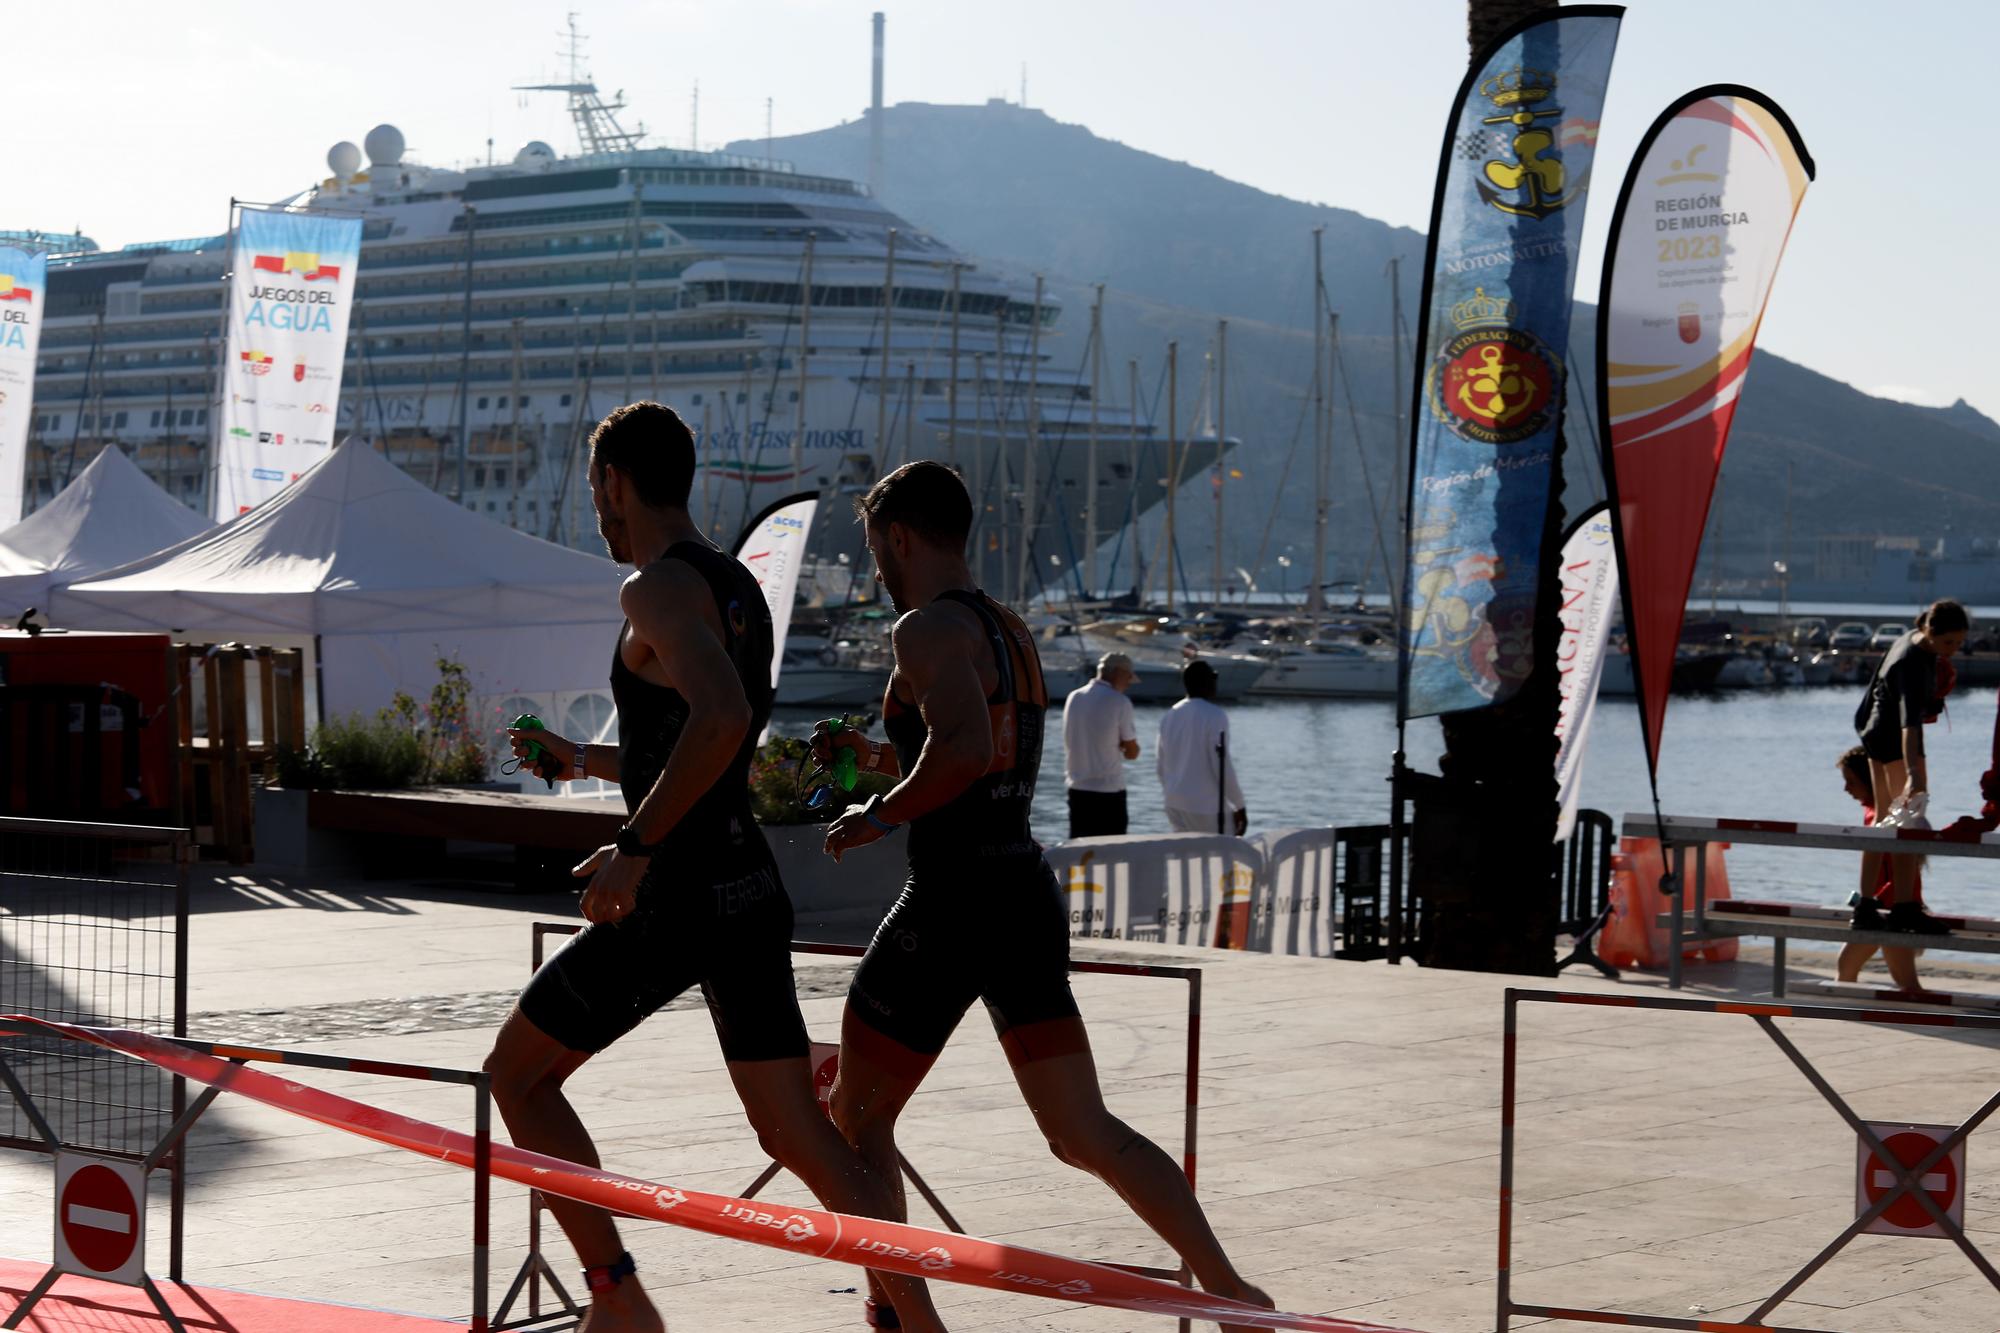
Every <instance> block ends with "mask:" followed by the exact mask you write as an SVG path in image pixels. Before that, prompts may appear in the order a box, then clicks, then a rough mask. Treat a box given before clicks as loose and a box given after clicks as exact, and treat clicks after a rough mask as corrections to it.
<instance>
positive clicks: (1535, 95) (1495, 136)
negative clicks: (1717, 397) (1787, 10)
mask: <svg viewBox="0 0 2000 1333" xmlns="http://www.w3.org/2000/svg"><path fill="white" fill-rule="evenodd" d="M1623 14H1624V10H1623V9H1622V8H1621V7H1619V6H1614V5H1574V6H1566V7H1564V8H1560V9H1549V10H1545V11H1542V12H1541V14H1540V15H1539V16H1537V17H1534V18H1531V19H1528V20H1525V21H1523V22H1522V23H1520V24H1517V25H1516V26H1514V27H1513V28H1511V29H1509V30H1508V31H1507V32H1505V33H1502V34H1501V35H1500V37H1498V38H1497V39H1496V40H1495V41H1494V42H1493V43H1492V44H1491V45H1489V46H1488V47H1487V48H1486V50H1485V51H1483V52H1481V53H1480V55H1479V56H1478V57H1477V58H1475V59H1474V60H1473V62H1472V66H1471V69H1470V71H1469V72H1468V73H1467V75H1466V78H1465V82H1464V83H1463V84H1461V85H1460V86H1459V90H1458V100H1457V102H1456V103H1455V104H1454V105H1453V108H1452V114H1451V119H1450V121H1449V122H1448V124H1447V126H1446V131H1445V142H1444V153H1443V159H1442V161H1441V163H1440V164H1439V168H1438V189H1437V198H1436V201H1435V202H1434V203H1433V205H1432V207H1431V229H1430V258H1429V264H1428V266H1427V269H1426V273H1425V277H1424V300H1423V306H1422V316H1421V319H1422V323H1421V324H1420V326H1419V333H1418V338H1417V346H1418V348H1419V355H1420V358H1421V359H1420V360H1419V362H1418V364H1417V373H1416V377H1415V388H1416V403H1415V410H1414V411H1413V413H1412V414H1411V442H1410V448H1411V467H1410V495H1409V515H1410V520H1409V522H1410V526H1409V534H1408V564H1407V568H1406V570H1405V575H1404V579H1403V590H1402V602H1403V604H1402V607H1401V608H1400V611H1401V617H1402V634H1401V638H1402V662H1401V671H1402V675H1401V687H1402V688H1401V691H1400V697H1399V700H1398V703H1399V707H1400V709H1401V713H1400V716H1402V717H1405V718H1410V717H1427V716H1430V715H1433V714H1437V713H1448V712H1456V711H1459V710H1462V709H1469V708H1481V707H1484V706H1486V705H1488V704H1494V703H1500V702H1502V701H1503V700H1505V699H1507V698H1508V697H1509V696H1510V695H1512V694H1513V693H1514V691H1515V690H1517V689H1518V688H1519V687H1520V685H1521V682H1522V680H1523V679H1525V678H1526V676H1527V674H1528V670H1529V668H1530V667H1531V666H1532V665H1533V664H1534V634H1533V627H1534V621H1535V601H1536V584H1537V580H1538V578H1539V568H1540V564H1541V560H1542V544H1543V541H1544V539H1545V537H1547V536H1550V535H1551V534H1549V533H1548V531H1547V530H1548V524H1549V498H1550V490H1551V487H1550V481H1551V466H1552V464H1553V462H1554V459H1555V440H1556V432H1557V430H1558V429H1559V427H1560V426H1561V424H1562V408H1563V397H1564V388H1565V383H1566V379H1567V376H1568V364H1567V363H1568V351H1569V324H1570V299H1571V292H1572V289H1573V288H1574V286H1575V283H1576V253H1577V245H1578V241H1579V238H1580V237H1581V235H1582V232H1583V212H1584V205H1585V203H1586V202H1587V201H1588V199H1589V197H1590V193H1591V168H1592V164H1593V160H1594V158H1595V156H1596V149H1597V122H1598V117H1599V115H1600V113H1601V111H1602V108H1603V106H1604V87H1605V83H1606V81H1607V80H1608V79H1609V77H1610V74H1611V56H1612V52H1613V50H1614V49H1615V48H1616V46H1617V44H1618V25H1619V21H1620V18H1621V17H1622V15H1623Z"/></svg>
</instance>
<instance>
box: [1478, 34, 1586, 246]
mask: <svg viewBox="0 0 2000 1333" xmlns="http://www.w3.org/2000/svg"><path fill="white" fill-rule="evenodd" d="M1555 82H1556V78H1555V75H1553V74H1548V73H1544V72H1543V71H1541V70H1532V69H1525V68H1523V69H1512V70H1508V71H1507V72H1506V73H1504V74H1497V75H1495V76H1494V77H1492V78H1490V79H1488V80H1487V81H1486V82H1485V83H1483V84H1481V85H1480V87H1479V92H1480V95H1481V96H1483V97H1486V98H1488V99H1490V100H1491V101H1492V103H1493V105H1494V107H1495V108H1496V109H1497V110H1498V111H1499V112H1500V114H1499V115H1496V116H1486V117H1484V118H1483V119H1481V121H1480V122H1479V123H1480V124H1482V125H1512V126H1514V128H1515V134H1514V139H1513V143H1512V145H1511V147H1512V150H1513V154H1514V160H1513V161H1511V162H1509V161H1506V160H1504V159H1499V158H1496V159H1493V160H1492V161H1489V162H1487V163H1486V164H1485V175H1486V180H1485V181H1475V182H1474V184H1475V185H1476V186H1477V187H1478V189H1479V197H1480V198H1481V199H1482V200H1484V201H1485V202H1487V203H1489V204H1491V205H1493V207H1495V208H1497V209H1499V210H1500V211H1501V212H1503V213H1512V214H1514V215H1515V216H1516V217H1527V218H1536V219H1540V218H1545V217H1547V216H1549V214H1551V213H1554V212H1557V211H1558V210H1560V209H1562V208H1563V207H1565V206H1566V205H1568V204H1569V202H1570V201H1571V200H1573V199H1575V198H1577V196H1579V195H1581V194H1582V193H1583V192H1584V190H1585V188H1586V187H1587V185H1588V179H1587V176H1588V173H1586V179H1585V180H1583V181H1579V182H1578V183H1577V186H1576V188H1575V189H1574V190H1571V191H1570V192H1569V193H1567V194H1565V193H1563V188H1564V186H1565V184H1566V183H1567V180H1568V173H1567V172H1566V171H1565V170H1564V168H1563V164H1562V163H1561V162H1560V161H1559V160H1557V159H1555V158H1546V157H1543V156H1542V154H1543V153H1546V152H1548V151H1549V150H1550V149H1551V148H1553V147H1554V146H1555V136H1554V135H1553V134H1551V133H1550V132H1549V131H1548V130H1546V129H1544V128H1542V127H1541V126H1540V125H1539V124H1537V123H1536V122H1538V121H1543V120H1552V119H1554V118H1555V117H1557V116H1560V115H1562V108H1560V107H1555V106H1538V105H1537V103H1541V102H1546V101H1547V100H1548V99H1549V98H1551V97H1553V96H1554V95H1555ZM1488 181H1490V182H1492V186H1498V187H1499V188H1498V189H1494V188H1492V186H1489V185H1488V184H1487V182H1488ZM1503 191H1504V192H1505V193H1504V195H1503ZM1524 191H1525V193H1526V196H1527V197H1526V198H1525V199H1519V198H1515V199H1509V198H1507V197H1505V196H1506V195H1518V194H1519V193H1521V192H1524Z"/></svg>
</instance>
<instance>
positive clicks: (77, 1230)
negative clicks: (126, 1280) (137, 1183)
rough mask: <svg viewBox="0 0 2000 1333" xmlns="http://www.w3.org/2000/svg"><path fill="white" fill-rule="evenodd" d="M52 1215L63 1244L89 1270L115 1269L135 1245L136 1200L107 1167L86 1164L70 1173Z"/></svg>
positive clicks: (136, 1225) (127, 1186)
mask: <svg viewBox="0 0 2000 1333" xmlns="http://www.w3.org/2000/svg"><path fill="white" fill-rule="evenodd" d="M56 1217H57V1219H58V1222H59V1225H60V1226H61V1227H62V1234H63V1243H64V1244H66V1245H68V1246H69V1252H70V1253H71V1254H73V1255H75V1256H76V1261H77V1262H78V1263H80V1264H82V1265H83V1266H84V1267H86V1268H88V1269H90V1270H91V1271H92V1272H97V1273H115V1272H117V1271H118V1270H119V1269H120V1268H122V1267H124V1265H125V1262H126V1261H127V1260H128V1259H130V1258H131V1257H132V1252H133V1251H134V1250H136V1249H137V1248H138V1247H139V1203H138V1201H137V1200H136V1199H134V1198H133V1197H132V1189H131V1186H130V1185H128V1184H127V1183H126V1181H125V1178H124V1177H123V1176H121V1175H119V1174H118V1173H117V1172H116V1171H113V1170H112V1169H111V1168H110V1167H108V1166H95V1165H92V1166H86V1167H84V1168H83V1169H82V1170H80V1171H78V1172H77V1173H76V1174H75V1175H73V1176H71V1177H70V1178H69V1180H68V1182H67V1183H65V1184H64V1185H63V1191H62V1198H60V1199H58V1200H57V1201H56Z"/></svg>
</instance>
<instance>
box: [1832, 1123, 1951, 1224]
mask: <svg viewBox="0 0 2000 1333" xmlns="http://www.w3.org/2000/svg"><path fill="white" fill-rule="evenodd" d="M1957 1128H1958V1127H1957V1126H1956V1125H1902V1124H1876V1123H1872V1122H1871V1123H1870V1124H1869V1126H1868V1129H1869V1131H1870V1132H1871V1133H1873V1134H1874V1135H1875V1137H1876V1138H1878V1139H1880V1140H1881V1141H1882V1146H1883V1147H1884V1148H1885V1149H1887V1150H1888V1152H1889V1153H1890V1154H1891V1155H1892V1156H1893V1157H1895V1159H1896V1160H1897V1161H1898V1162H1900V1163H1902V1165H1903V1167H1904V1169H1906V1170H1912V1169H1914V1168H1915V1167H1916V1165H1917V1163H1919V1162H1921V1161H1923V1160H1924V1159H1925V1158H1926V1157H1929V1156H1930V1155H1931V1153H1932V1151H1933V1150H1935V1149H1936V1147H1937V1146H1938V1144H1940V1143H1942V1142H1944V1141H1945V1139H1946V1138H1947V1137H1948V1136H1949V1135H1950V1134H1951V1133H1952V1131H1953V1130H1955V1129H1957ZM1855 1142H1856V1161H1857V1167H1856V1170H1857V1174H1856V1178H1855V1196H1854V1211H1855V1215H1856V1216H1857V1217H1858V1216H1859V1215H1860V1214H1862V1213H1865V1212H1867V1211H1868V1210H1869V1209H1870V1208H1872V1207H1874V1206H1875V1204H1876V1203H1878V1202H1879V1201H1880V1200H1881V1199H1882V1198H1883V1197H1884V1196H1885V1195H1888V1194H1890V1193H1893V1192H1894V1191H1895V1189H1896V1186H1897V1180H1896V1174H1895V1172H1893V1171H1891V1170H1890V1169H1889V1167H1888V1164H1887V1163H1885V1162H1883V1161H1882V1160H1881V1159H1880V1158H1879V1157H1877V1156H1876V1155H1875V1154H1874V1153H1872V1152H1870V1151H1869V1150H1868V1145H1867V1144H1866V1143H1863V1142H1861V1141H1860V1139H1859V1137H1858V1136H1857V1138H1856V1140H1855ZM1917 1185H1918V1187H1919V1188H1920V1189H1922V1190H1923V1191H1924V1193H1926V1194H1928V1195H1930V1197H1931V1198H1932V1199H1933V1200H1934V1201H1935V1202H1936V1203H1937V1206H1938V1208H1939V1209H1940V1210H1941V1211H1942V1212H1943V1213H1944V1215H1945V1216H1947V1217H1949V1218H1950V1219H1951V1220H1952V1222H1953V1223H1954V1224H1955V1225H1958V1226H1963V1225H1965V1143H1964V1141H1963V1140H1961V1141H1960V1142H1959V1143H1958V1144H1957V1145H1956V1146H1955V1147H1953V1148H1952V1150H1951V1151H1950V1152H1949V1153H1947V1154H1946V1155H1945V1158H1944V1160H1943V1161H1941V1162H1938V1163H1937V1164H1936V1165H1934V1166H1933V1167H1931V1169H1930V1170H1928V1171H1926V1172H1924V1174H1923V1178H1922V1179H1920V1180H1919V1181H1917ZM1863 1230H1865V1231H1868V1232H1870V1233H1872V1234H1874V1235H1878V1236H1944V1235H1946V1234H1948V1233H1947V1232H1946V1231H1945V1229H1944V1228H1943V1227H1941V1226H1939V1225H1938V1224H1937V1223H1936V1221H1934V1220H1933V1219H1932V1217H1931V1215H1930V1213H1929V1211H1928V1210H1926V1209H1925V1207H1924V1206H1923V1204H1922V1203H1920V1202H1919V1201H1918V1200H1917V1199H1916V1197H1915V1196H1914V1195H1912V1194H1910V1193H1909V1192H1907V1191H1905V1192H1904V1193H1902V1194H1900V1195H1898V1196H1897V1198H1896V1201H1895V1202H1894V1203H1891V1204H1890V1205H1889V1206H1888V1207H1887V1208H1885V1209H1883V1210H1882V1215H1881V1216H1880V1217H1878V1218H1876V1219H1875V1220H1874V1221H1873V1222H1870V1223H1869V1224H1868V1225H1867V1226H1866V1227H1864V1228H1863Z"/></svg>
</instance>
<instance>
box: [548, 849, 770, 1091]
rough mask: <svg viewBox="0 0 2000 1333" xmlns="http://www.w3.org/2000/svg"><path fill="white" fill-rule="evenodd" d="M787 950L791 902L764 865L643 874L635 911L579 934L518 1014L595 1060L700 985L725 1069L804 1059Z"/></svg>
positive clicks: (551, 964) (557, 957) (552, 961)
mask: <svg viewBox="0 0 2000 1333" xmlns="http://www.w3.org/2000/svg"><path fill="white" fill-rule="evenodd" d="M669 876H671V879H672V882H667V880H668V878H669ZM656 877H657V878H658V880H659V881H660V882H657V883H656V882H655V879H656ZM791 942H792V901H791V899H790V898H789V897H787V896H786V894H785V889H784V886H783V885H782V884H780V883H779V882H778V872H777V870H776V869H775V868H774V867H773V866H771V865H770V864H769V863H768V862H764V863H762V864H757V863H754V862H753V863H752V864H751V866H749V867H748V868H743V867H738V868H736V869H735V870H733V871H731V872H717V871H710V872H707V873H699V874H695V875H688V874H685V873H683V872H680V871H677V870H675V871H666V872H664V873H661V872H656V871H652V870H649V871H648V872H647V875H646V878H645V879H644V880H642V881H641V882H640V886H639V906H638V908H637V909H636V910H634V911H633V912H632V914H631V915H630V916H627V917H625V918H624V919H622V920H620V921H615V922H610V923H606V924H592V925H589V926H586V927H584V929H583V931H582V933H580V934H578V935H577V936H576V937H575V938H574V939H572V940H571V941H570V942H569V943H568V944H567V945H565V946H564V947H563V948H562V950H561V951H560V952H558V953H557V954H556V955H555V957H553V958H551V959H549V960H548V961H547V962H546V963H544V964H542V968H541V970H540V971H539V972H537V973H535V977H534V980H532V981H530V982H529V983H528V988H527V989H526V990H525V991H523V992H522V993H521V1012H522V1013H523V1014H524V1015H526V1016H527V1019H528V1021H529V1022H531V1023H533V1024H534V1025H535V1026H536V1027H538V1028H540V1029H541V1030H542V1031H543V1032H545V1033H547V1034H548V1035H549V1036H550V1037H552V1038H554V1039H555V1040H556V1041H558V1042H561V1043H562V1044H563V1045H564V1046H567V1047H568V1048H569V1049H571V1050H573V1051H588V1052H590V1053H591V1054H596V1053H597V1052H598V1051H601V1050H603V1049H604V1048H605V1047H607V1046H609V1045H610V1044H611V1043H612V1042H614V1041H617V1040H618V1039H619V1038H620V1037H622V1036H624V1035H625V1034H626V1033H628V1032H630V1031H631V1030H632V1029H633V1028H635V1027H637V1026H639V1024H640V1023H641V1022H643V1021H644V1020H645V1019H646V1017H647V1016H648V1015H649V1014H652V1013H653V1012H655V1011H656V1010H658V1009H659V1008H660V1007H661V1006H662V1005H664V1004H666V1003H667V1002H668V1001H670V1000H672V999H674V998H675V997H677V996H679V995H680V994H681V993H682V992H684V991H686V990H687V989H688V988H689V987H690V986H700V987H701V993H702V998H703V999H705V1000H707V1001H708V1012H709V1017H710V1018H711V1019H713V1020H714V1022H715V1035H716V1036H717V1037H718V1038H720V1039H721V1042H722V1058H723V1059H725V1060H729V1061H741V1060H783V1059H789V1058H791V1057H794V1056H797V1057H803V1056H805V1054H806V1051H807V1041H806V1026H805V1020H804V1019H803V1018H801V1017H800V1015H799V1002H798V996H797V994H796V992H795V991H794V990H793V989H792V952H791Z"/></svg>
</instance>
